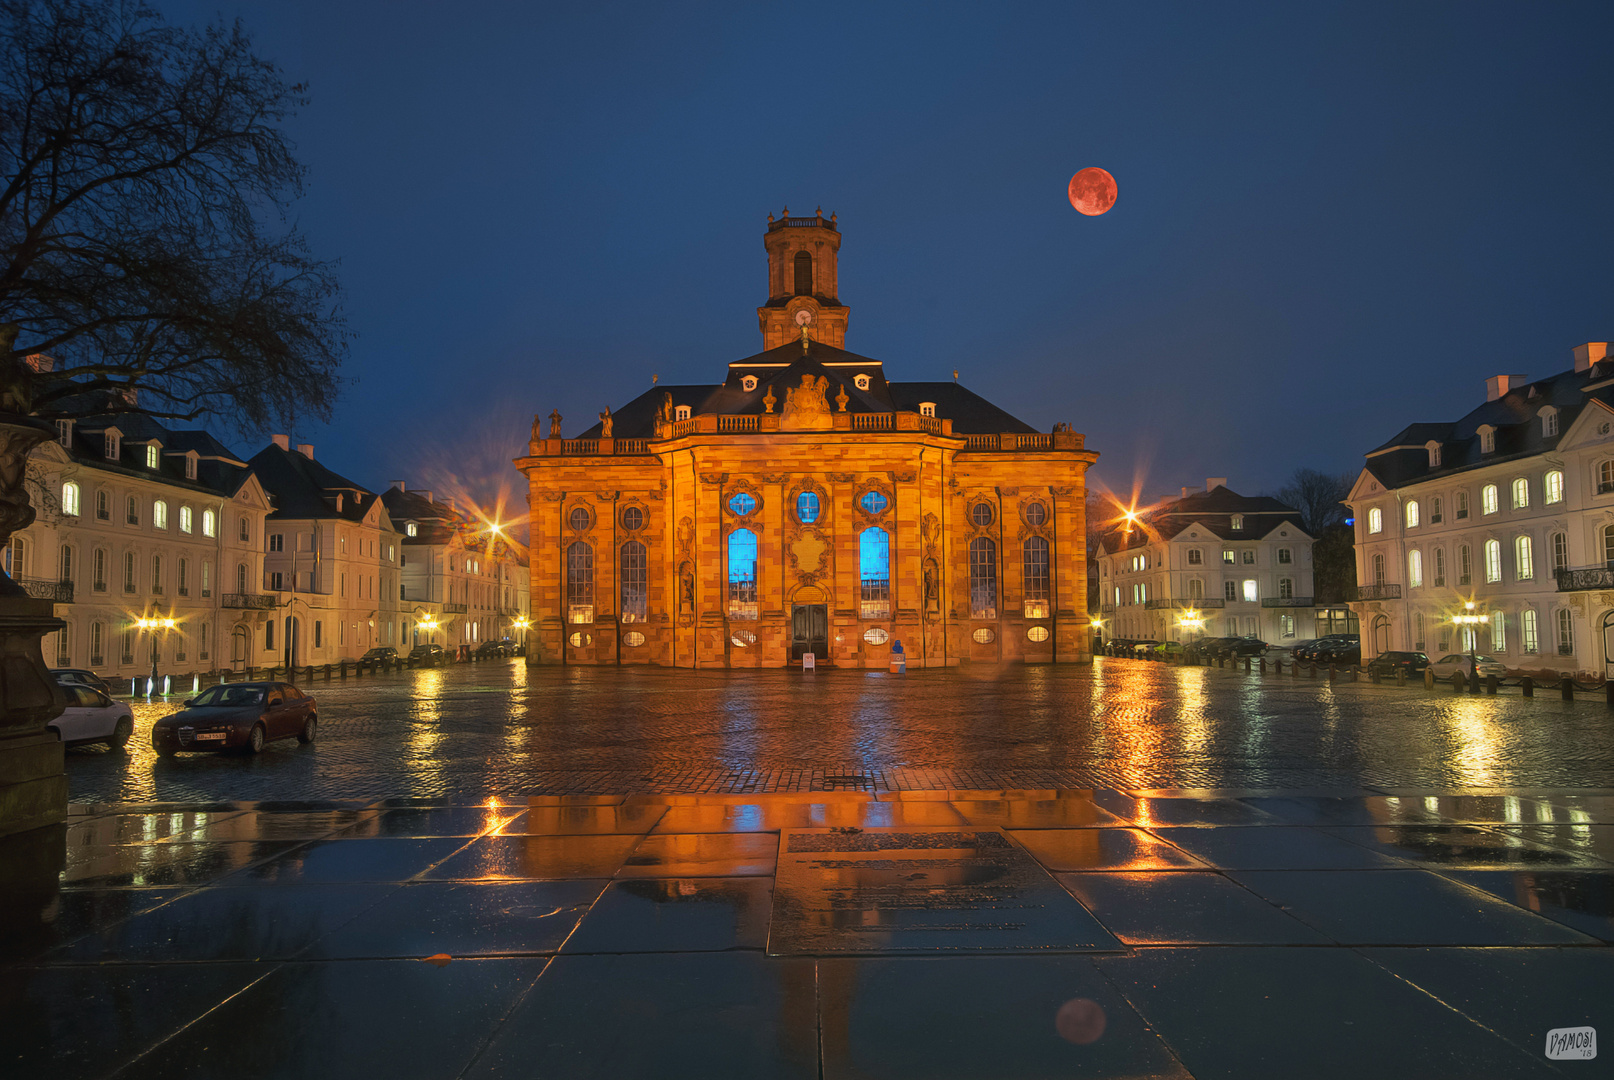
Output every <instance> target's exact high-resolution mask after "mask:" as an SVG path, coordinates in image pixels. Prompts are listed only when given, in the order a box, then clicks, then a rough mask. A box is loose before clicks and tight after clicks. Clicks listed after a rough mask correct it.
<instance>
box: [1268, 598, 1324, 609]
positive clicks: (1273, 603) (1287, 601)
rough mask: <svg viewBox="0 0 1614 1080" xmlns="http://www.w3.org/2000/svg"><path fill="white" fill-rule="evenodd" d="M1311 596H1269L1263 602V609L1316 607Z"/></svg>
mask: <svg viewBox="0 0 1614 1080" xmlns="http://www.w3.org/2000/svg"><path fill="white" fill-rule="evenodd" d="M1312 599H1313V598H1312V597H1310V596H1268V597H1264V598H1262V600H1261V606H1262V607H1316V606H1317V605H1316V604H1314V603H1312Z"/></svg>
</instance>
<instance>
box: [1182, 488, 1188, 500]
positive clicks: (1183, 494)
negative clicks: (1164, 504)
mask: <svg viewBox="0 0 1614 1080" xmlns="http://www.w3.org/2000/svg"><path fill="white" fill-rule="evenodd" d="M1182 497H1183V498H1185V499H1186V498H1188V489H1187V488H1183V489H1182Z"/></svg>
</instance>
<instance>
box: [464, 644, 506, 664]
mask: <svg viewBox="0 0 1614 1080" xmlns="http://www.w3.org/2000/svg"><path fill="white" fill-rule="evenodd" d="M471 655H472V656H473V657H475V658H476V659H478V660H488V659H491V658H492V657H495V656H509V655H510V646H509V644H508V643H506V642H503V641H484V642H482V644H480V645H478V646H477V647H476V648H475V649H472V650H471Z"/></svg>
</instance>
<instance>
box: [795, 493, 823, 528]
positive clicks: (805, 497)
mask: <svg viewBox="0 0 1614 1080" xmlns="http://www.w3.org/2000/svg"><path fill="white" fill-rule="evenodd" d="M796 519H797V520H798V521H800V522H801V523H802V524H803V525H811V524H812V523H813V522H815V521H817V520H818V493H817V492H816V491H804V492H802V493H801V494H800V495H797V496H796Z"/></svg>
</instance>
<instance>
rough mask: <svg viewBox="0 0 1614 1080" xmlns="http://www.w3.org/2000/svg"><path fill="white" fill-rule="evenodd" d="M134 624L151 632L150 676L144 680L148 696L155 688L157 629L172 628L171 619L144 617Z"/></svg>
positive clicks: (172, 622) (154, 691) (172, 621)
mask: <svg viewBox="0 0 1614 1080" xmlns="http://www.w3.org/2000/svg"><path fill="white" fill-rule="evenodd" d="M135 626H136V627H138V628H139V629H141V630H145V631H147V632H148V633H150V634H151V678H150V679H148V680H146V696H147V697H150V696H151V695H152V694H154V693H156V690H157V631H158V630H172V629H173V628H174V620H173V619H146V618H140V619H136V620H135Z"/></svg>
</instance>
